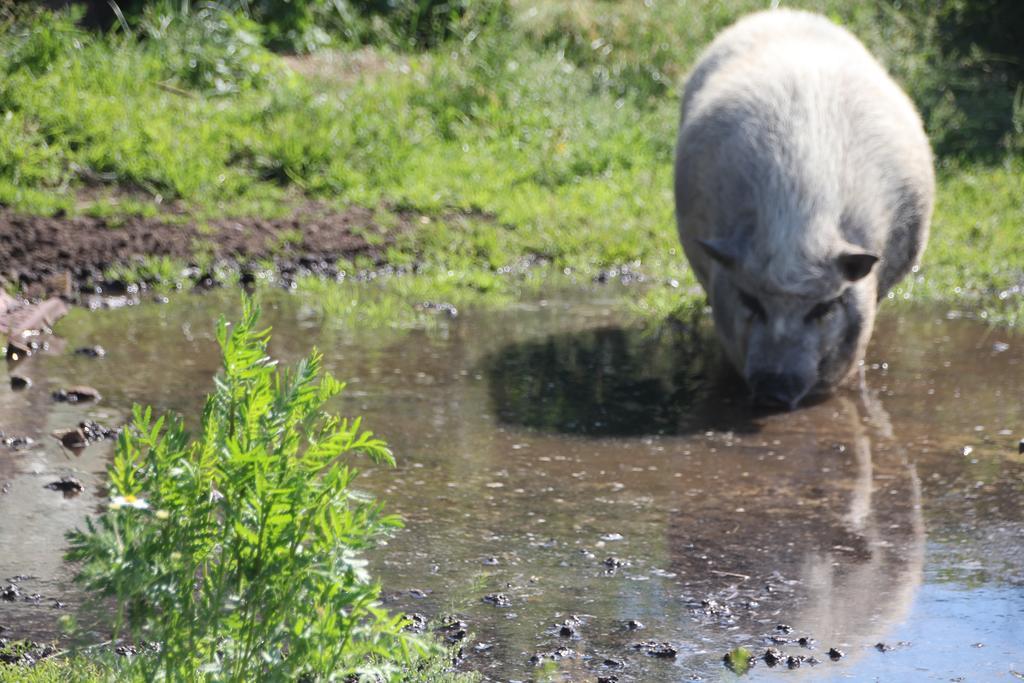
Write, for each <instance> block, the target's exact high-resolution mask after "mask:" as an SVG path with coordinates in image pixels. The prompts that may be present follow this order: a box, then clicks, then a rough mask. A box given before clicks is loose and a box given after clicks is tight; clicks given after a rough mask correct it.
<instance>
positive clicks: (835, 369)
mask: <svg viewBox="0 0 1024 683" xmlns="http://www.w3.org/2000/svg"><path fill="white" fill-rule="evenodd" d="M700 246H701V248H702V249H704V251H705V252H706V253H707V254H708V255H709V256H710V257H711V258H712V259H713V260H714V262H715V263H716V264H717V267H714V268H712V273H711V287H710V290H711V292H710V295H711V306H712V310H713V311H714V318H715V327H716V329H717V331H718V334H719V336H720V337H721V339H722V341H723V343H724V345H725V348H726V352H727V353H728V355H729V357H730V360H731V361H732V363H733V365H735V367H736V368H737V369H738V370H739V371H740V372H741V373H742V374H743V377H744V379H745V380H746V381H747V385H748V386H749V387H750V389H751V391H752V392H753V397H754V400H755V402H756V403H758V404H761V405H768V406H775V407H782V408H786V409H790V410H792V409H793V408H795V407H796V406H797V404H799V403H800V401H801V400H802V399H803V398H805V397H806V396H808V395H811V394H817V393H822V392H825V391H827V390H828V389H830V388H832V387H833V386H835V385H836V384H838V383H839V382H840V381H842V380H843V379H844V378H845V377H846V376H847V375H849V374H850V372H851V371H852V370H853V367H854V364H855V363H856V362H857V361H858V360H859V359H860V358H861V357H862V356H863V354H864V349H865V347H866V346H867V342H868V339H869V338H870V336H871V330H872V327H873V325H874V317H875V303H876V291H877V289H876V288H877V281H876V277H875V276H874V274H873V272H872V271H873V269H874V266H875V264H876V263H877V261H878V256H876V255H874V254H871V253H868V252H866V251H864V250H863V249H860V248H858V247H855V246H853V245H850V244H846V243H843V244H842V245H840V246H838V248H835V249H833V250H831V251H830V252H829V253H828V255H826V256H824V257H821V258H818V259H815V260H808V259H802V260H801V262H800V263H799V264H798V266H797V267H793V264H792V263H789V264H786V263H780V261H784V260H785V259H778V258H776V259H772V258H768V259H767V260H764V259H760V260H759V259H758V258H757V256H756V252H757V251H758V250H756V249H755V250H748V252H749V253H746V254H745V253H743V251H744V250H742V249H737V248H736V246H737V245H735V244H730V243H729V242H727V241H726V242H719V241H714V240H704V241H701V242H700ZM790 261H792V259H790Z"/></svg>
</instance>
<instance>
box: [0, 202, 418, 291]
mask: <svg viewBox="0 0 1024 683" xmlns="http://www.w3.org/2000/svg"><path fill="white" fill-rule="evenodd" d="M393 215H394V216H395V217H396V219H397V220H396V221H395V223H394V224H393V225H389V227H387V228H384V227H382V226H381V225H379V224H378V223H377V222H376V221H375V220H374V213H373V211H372V210H370V209H366V208H363V207H349V208H348V209H345V210H343V211H337V210H332V209H326V208H324V207H321V206H317V205H308V206H305V207H302V208H301V209H298V210H297V211H296V212H294V213H293V214H292V215H291V216H289V217H287V218H274V219H265V218H231V219H220V220H215V221H211V222H209V223H205V224H202V225H198V224H195V223H184V224H183V223H181V222H180V221H173V220H169V219H165V218H161V217H154V218H144V217H127V218H118V219H117V222H116V226H112V225H111V224H110V223H108V221H107V219H105V218H96V217H90V216H75V217H41V216H29V215H23V214H18V213H14V212H12V211H9V210H0V282H3V281H6V282H8V283H11V284H15V285H17V286H18V287H19V288H20V289H21V290H22V291H23V292H25V293H26V294H29V295H43V294H45V293H47V291H45V290H49V292H54V290H57V291H58V292H59V290H61V289H69V290H71V291H72V292H73V291H76V290H78V291H81V290H86V289H91V288H93V287H96V286H104V285H106V286H111V285H115V284H116V283H112V282H109V279H108V278H107V277H105V275H104V273H105V272H106V271H108V270H109V269H110V268H111V267H112V266H116V265H125V264H131V263H135V262H140V261H141V260H142V259H144V258H146V257H153V256H156V257H168V258H171V259H173V260H175V261H178V262H182V263H187V264H191V265H197V266H201V265H202V264H203V263H209V262H210V261H211V260H212V261H221V262H223V261H229V262H232V263H234V264H237V266H238V267H239V268H240V269H241V270H242V271H243V272H245V271H247V270H251V269H252V268H254V267H256V264H259V263H267V262H272V263H273V264H274V266H275V267H277V268H278V269H279V270H281V271H283V272H286V273H294V272H302V271H311V272H317V273H322V274H328V273H329V272H330V271H331V270H332V269H333V268H334V264H335V262H336V261H337V260H339V259H342V258H352V257H353V256H357V255H364V256H367V257H369V258H371V259H373V260H374V261H375V262H380V261H382V259H383V255H384V253H385V250H386V248H387V247H388V245H390V244H392V243H393V242H394V238H395V236H396V235H397V234H400V233H402V232H405V231H407V230H409V229H412V227H413V225H414V224H415V217H414V216H413V215H412V214H408V215H407V214H404V213H398V214H393ZM65 293H70V292H65Z"/></svg>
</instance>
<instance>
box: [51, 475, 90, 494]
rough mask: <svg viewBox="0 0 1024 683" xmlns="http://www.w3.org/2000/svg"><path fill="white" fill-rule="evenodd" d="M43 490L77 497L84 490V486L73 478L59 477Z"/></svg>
mask: <svg viewBox="0 0 1024 683" xmlns="http://www.w3.org/2000/svg"><path fill="white" fill-rule="evenodd" d="M43 488H44V489H50V490H51V491H60V492H61V493H63V494H65V495H68V494H70V495H77V494H79V493H81V492H82V491H84V490H85V486H84V485H83V484H82V482H80V481H78V480H77V479H75V478H74V477H61V478H60V479H58V480H57V481H51V482H50V483H49V484H47V485H46V486H44V487H43Z"/></svg>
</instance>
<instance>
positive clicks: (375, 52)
mask: <svg viewBox="0 0 1024 683" xmlns="http://www.w3.org/2000/svg"><path fill="white" fill-rule="evenodd" d="M786 4H789V5H795V6H803V7H808V8H811V9H816V10H818V11H823V12H825V13H827V14H829V15H830V16H832V17H833V18H834V19H836V20H837V21H840V22H842V23H844V24H846V25H847V26H849V27H850V28H851V29H852V30H854V31H855V32H856V33H857V34H858V35H860V36H861V37H862V38H863V39H864V40H865V41H866V42H867V43H868V45H869V47H871V48H872V49H873V50H874V51H875V52H876V53H877V54H878V55H879V56H880V58H881V59H882V60H883V61H885V62H886V63H887V64H888V65H889V67H890V68H891V69H892V71H893V73H894V74H895V76H896V77H897V79H899V80H900V81H901V83H902V84H903V85H904V87H906V88H907V90H908V92H910V94H911V95H912V97H914V99H915V100H916V101H917V103H918V105H919V106H920V107H921V109H922V112H923V114H924V117H925V120H926V123H927V126H928V128H929V132H930V134H931V136H932V139H933V142H934V144H935V146H936V149H937V150H938V152H939V154H940V160H941V166H942V168H941V172H940V174H939V177H940V181H939V202H938V207H937V211H936V215H935V222H934V228H933V233H932V244H931V247H930V249H929V251H928V253H927V255H926V259H925V263H924V268H923V271H922V273H921V275H922V276H923V277H924V282H923V283H914V285H913V287H910V286H908V287H906V288H904V290H901V292H899V296H900V297H902V296H903V294H904V293H905V292H912V295H913V297H914V298H915V299H916V298H919V297H921V298H927V299H929V300H939V301H943V302H947V303H950V304H953V305H958V306H960V305H967V306H970V307H972V308H975V309H978V310H980V311H982V312H985V313H986V314H987V315H989V316H990V317H991V318H992V319H998V320H1000V321H1002V322H1004V323H1011V324H1015V323H1016V322H1017V321H1018V320H1019V319H1020V318H1019V316H1017V315H1016V314H1015V313H1013V312H1012V309H1014V307H1017V308H1019V304H1017V303H1016V302H1017V301H1018V300H1019V297H1015V296H1012V297H1009V298H1007V299H1002V300H1001V299H1000V298H999V293H1000V292H1005V291H1007V290H1008V289H1009V288H1010V287H1012V286H1013V285H1015V284H1018V283H1020V282H1021V281H1022V280H1024V254H1022V251H1021V249H1020V248H1019V247H1018V246H1017V244H1018V243H1019V240H1018V239H1017V234H1018V232H1019V227H1018V226H1019V221H1020V217H1021V215H1022V212H1024V188H1022V185H1021V177H1022V175H1021V171H1022V169H1024V162H1022V161H1021V154H1020V149H1021V143H1020V140H1021V137H1022V136H1021V134H1020V132H1021V130H1022V127H1024V116H1022V114H1021V110H1022V106H1021V103H1020V97H1019V96H1018V98H1017V104H1016V106H1015V105H1014V90H1013V88H1012V87H1009V86H1003V87H982V86H983V85H985V83H984V82H983V81H982V80H979V78H980V77H979V76H978V75H977V74H978V70H977V69H976V68H975V67H976V66H977V65H976V64H973V63H972V64H973V65H972V64H966V63H965V61H964V60H963V59H960V60H959V61H957V59H954V58H951V57H947V56H944V54H943V53H942V51H941V50H940V49H939V47H940V45H939V42H938V41H939V34H938V33H937V29H936V28H935V26H936V21H935V19H934V17H933V16H932V15H931V14H929V11H928V9H927V6H926V5H921V4H920V3H917V2H909V3H904V9H902V10H897V9H893V6H891V5H890V4H888V3H887V2H866V3H848V2H840V1H838V0H807V1H803V2H795V3H786ZM762 5H763V3H761V2H755V1H754V0H730V1H729V2H705V1H701V2H691V3H676V2H667V1H666V2H663V1H654V2H650V3H646V4H645V3H643V2H641V1H640V0H628V1H625V2H617V3H607V2H602V1H600V0H577V1H574V2H569V1H568V0H565V1H563V0H548V1H546V2H531V1H529V0H512V1H511V2H510V3H509V4H507V5H495V6H494V7H498V8H499V9H498V10H494V11H492V12H490V13H486V12H479V13H477V14H476V15H474V16H477V18H478V23H476V24H470V25H469V26H463V27H462V28H461V29H460V31H458V32H457V33H456V36H455V37H454V38H453V39H451V40H449V41H448V42H446V43H444V44H443V45H441V46H440V47H437V48H435V49H432V50H428V51H413V52H409V51H402V49H401V48H402V46H401V45H395V46H393V47H389V46H387V45H386V44H385V45H378V47H376V48H374V49H372V50H369V51H367V50H363V51H362V52H360V57H359V58H358V59H356V58H352V59H347V60H346V59H345V58H344V56H343V57H342V58H340V59H335V60H331V59H329V58H328V57H329V56H330V54H329V53H328V54H321V55H314V56H312V57H309V58H307V59H309V60H312V61H310V62H307V63H305V65H304V66H305V67H307V68H300V69H299V70H301V71H302V72H303V73H309V74H311V75H309V76H302V75H299V74H298V73H297V72H296V71H292V70H291V69H289V68H288V67H287V66H286V65H285V63H284V62H283V61H282V60H281V59H279V58H278V57H276V56H275V55H273V54H271V53H269V52H266V51H265V50H264V49H263V48H261V47H260V46H259V44H258V41H256V40H255V39H253V30H254V29H253V28H252V27H251V26H249V25H248V24H246V23H245V22H244V21H240V20H222V19H218V20H216V21H213V20H211V19H210V17H206V19H202V18H200V17H198V16H193V17H180V16H178V17H175V18H174V19H173V20H172V21H170V22H165V23H166V25H163V24H160V25H159V26H156V25H155V23H154V22H150V24H146V25H143V26H141V27H139V28H138V31H139V33H140V34H143V35H144V37H145V40H128V39H127V38H124V37H120V36H118V35H114V36H111V37H100V36H97V35H94V34H87V33H84V32H82V31H80V30H78V29H76V28H75V27H74V26H73V25H72V24H71V23H70V22H69V21H66V20H63V21H62V20H54V19H52V18H43V19H36V20H35V22H36V23H35V24H32V27H34V30H27V29H26V26H27V23H26V21H25V20H24V19H21V20H18V21H14V22H10V23H8V25H7V26H6V30H5V31H4V32H3V33H2V35H0V56H2V57H3V58H4V62H3V63H4V64H5V66H4V67H3V68H4V69H5V70H6V72H7V77H6V78H5V79H3V80H2V81H0V204H4V205H8V206H11V207H13V208H15V209H17V210H20V211H27V212H34V213H53V212H56V211H64V212H66V213H69V214H71V215H74V214H75V213H87V214H91V215H101V216H103V217H104V218H108V219H110V220H113V221H114V222H115V224H116V218H117V215H118V213H119V211H121V212H124V213H130V214H132V215H151V214H152V213H153V212H156V211H159V210H160V209H159V207H160V206H161V205H162V204H166V203H168V202H176V205H177V206H180V207H185V209H186V210H187V212H188V214H189V215H190V216H192V217H193V218H194V219H195V220H198V221H203V220H207V219H210V218H215V217H219V216H225V215H235V216H240V215H241V216H244V215H268V214H270V215H281V214H282V213H287V212H288V210H289V207H290V206H295V205H296V204H297V203H299V202H301V201H305V200H308V199H315V200H317V201H323V202H327V203H329V204H333V205H337V206H343V205H346V204H359V205H364V206H369V207H372V208H375V209H376V210H377V215H378V217H379V218H380V219H381V222H382V223H383V224H387V223H388V222H389V218H388V216H389V214H390V215H392V217H394V212H397V211H411V212H416V213H418V214H420V215H423V216H426V217H428V218H429V220H430V222H429V224H424V225H421V226H419V228H418V229H417V230H415V231H406V232H403V233H401V234H399V235H398V236H397V238H396V239H397V241H396V243H395V244H394V245H393V246H392V247H390V248H389V250H388V253H387V258H388V261H389V262H390V263H392V264H394V265H411V264H413V263H416V264H419V265H420V266H421V268H420V271H421V272H422V273H424V275H422V276H417V278H410V279H416V280H417V281H416V282H415V283H407V282H406V278H392V279H391V280H389V282H391V283H392V284H391V285H389V286H390V287H393V288H394V290H395V291H396V292H398V293H399V294H400V290H401V289H402V288H405V289H407V290H409V291H411V292H412V293H413V294H412V295H410V296H413V295H414V296H415V297H423V298H430V299H437V298H445V297H447V298H451V299H455V298H458V297H459V296H460V295H462V294H465V295H466V297H467V298H468V299H470V300H473V299H480V298H481V297H480V295H481V294H483V295H484V296H483V299H486V300H494V301H497V302H500V301H504V300H508V299H509V298H512V297H515V296H517V295H518V294H519V293H521V291H522V290H523V288H524V276H522V275H519V276H516V275H508V272H509V271H510V270H511V271H517V269H518V266H519V265H520V264H522V263H523V260H524V258H528V259H531V260H533V261H535V262H539V263H541V264H543V265H542V266H540V267H539V268H536V267H535V268H534V269H532V271H533V272H534V273H535V274H532V275H530V276H528V278H529V279H530V280H531V281H530V282H527V283H526V288H527V289H533V288H534V287H535V286H541V285H550V286H561V285H563V284H566V283H570V282H580V281H583V282H587V281H589V280H590V279H592V278H593V277H594V276H595V275H597V274H598V273H600V272H601V271H602V270H605V269H608V268H613V267H616V266H620V265H622V264H629V265H630V267H631V268H632V269H633V270H636V271H638V272H640V273H641V274H643V275H644V276H645V277H646V279H647V281H648V283H650V284H649V285H648V287H647V288H645V291H644V292H643V293H642V295H641V296H642V300H641V301H640V303H639V304H638V305H637V309H638V310H641V311H649V312H650V314H652V315H662V314H664V313H666V312H667V311H670V310H673V309H675V308H677V307H678V306H682V307H684V308H685V307H688V306H690V305H692V303H693V302H694V301H695V300H697V299H698V298H699V295H698V294H695V293H694V292H695V290H694V289H693V287H692V285H693V278H692V276H691V275H690V273H689V269H688V267H687V265H686V262H685V260H684V258H683V257H682V252H681V250H680V249H679V246H678V243H677V238H676V236H675V228H674V221H673V217H672V198H671V192H670V186H671V162H672V154H673V145H674V138H675V132H676V125H677V113H678V96H679V89H680V85H681V83H682V79H683V77H684V75H685V72H686V69H687V68H688V66H689V65H690V64H691V63H692V61H693V60H694V58H695V57H696V55H697V54H698V52H699V50H700V48H701V47H703V45H705V44H706V43H707V42H708V40H710V38H711V37H712V36H713V35H714V34H715V32H717V31H718V30H720V29H721V28H722V27H724V26H726V25H727V24H729V23H730V22H731V21H733V20H734V19H735V18H736V17H737V16H739V15H740V14H742V13H744V12H746V11H749V10H751V9H756V8H759V7H761V6H762ZM919 5H920V6H919ZM501 8H503V9H501ZM499 10H500V11H499ZM39 26H44V27H45V28H46V30H40V29H39ZM154 26H156V27H154ZM137 37H138V36H136V38H137ZM976 61H977V60H976ZM192 64H194V66H192ZM332 64H334V65H340V66H334V67H332ZM353 64H354V65H355V66H353ZM972 68H973V69H974V70H971V69H972ZM948 83H954V84H955V87H950V86H948V85H947V84H948ZM972 92H973V93H975V96H974V97H965V96H964V93H972ZM982 105H983V106H982ZM979 107H981V110H980V112H981V113H979ZM96 184H100V185H101V186H104V187H108V188H112V189H117V188H123V189H127V190H130V191H131V192H132V193H133V194H132V200H131V203H129V204H127V205H118V204H117V203H114V202H110V201H109V200H97V201H95V202H93V203H90V202H88V201H87V202H83V201H82V200H81V195H82V192H83V189H85V188H86V186H87V185H88V186H92V185H96ZM140 197H141V198H140ZM147 197H148V198H149V203H147V200H146V199H145V198H147ZM392 222H395V223H397V219H394V218H393V220H392ZM179 265H180V264H174V267H175V268H177V266H179ZM353 265H354V266H355V267H356V269H358V268H361V267H365V266H366V265H367V264H353ZM152 267H155V272H156V273H157V275H160V276H161V279H166V278H164V277H163V276H166V275H170V273H171V271H172V270H173V269H174V268H171V267H170V265H169V264H157V263H151V264H143V265H142V266H141V267H139V268H140V269H141V270H145V269H147V268H148V269H150V270H153V268H152ZM449 271H451V272H452V273H453V274H454V275H453V276H447V275H446V274H447V273H448V272H449ZM536 273H540V275H537V274H536ZM125 275H126V276H130V275H132V274H131V273H130V272H128V273H126V274H125ZM139 276H140V277H144V276H145V273H141V274H140V275H139ZM538 281H541V282H540V283H539V284H538ZM671 281H676V282H677V283H678V284H679V286H673V285H670V284H668V283H669V282H671ZM375 286H376V285H375ZM321 287H322V285H311V286H310V288H313V289H317V290H318V291H319V288H321ZM358 287H359V285H354V284H351V283H349V284H346V285H344V286H343V287H342V293H340V294H338V295H337V296H336V297H335V298H337V299H345V298H346V297H350V296H351V297H364V299H365V296H376V295H373V294H367V295H364V294H362V293H360V292H356V293H354V294H351V295H350V294H349V293H348V292H350V291H352V290H353V288H356V289H358ZM435 288H436V289H435ZM399 298H400V299H401V297H399ZM403 300H404V299H403Z"/></svg>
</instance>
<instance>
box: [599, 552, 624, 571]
mask: <svg viewBox="0 0 1024 683" xmlns="http://www.w3.org/2000/svg"><path fill="white" fill-rule="evenodd" d="M628 564H629V562H627V561H626V560H623V559H620V558H618V557H615V556H614V555H613V556H611V557H606V558H605V560H604V566H606V567H608V568H609V569H618V568H619V567H625V566H626V565H628Z"/></svg>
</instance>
